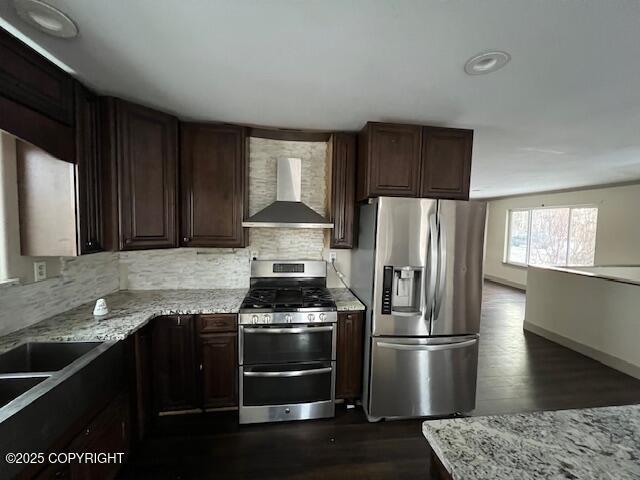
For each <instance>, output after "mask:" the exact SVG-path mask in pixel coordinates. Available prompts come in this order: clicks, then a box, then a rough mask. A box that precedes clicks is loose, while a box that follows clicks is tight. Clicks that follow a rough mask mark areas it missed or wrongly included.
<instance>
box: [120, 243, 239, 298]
mask: <svg viewBox="0 0 640 480" xmlns="http://www.w3.org/2000/svg"><path fill="white" fill-rule="evenodd" d="M249 254H250V253H249V249H246V248H239V249H230V248H172V249H168V250H142V251H136V252H120V289H121V290H160V289H188V288H246V287H248V286H249V265H250V264H249Z"/></svg>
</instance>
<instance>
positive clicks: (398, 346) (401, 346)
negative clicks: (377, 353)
mask: <svg viewBox="0 0 640 480" xmlns="http://www.w3.org/2000/svg"><path fill="white" fill-rule="evenodd" d="M477 341H478V340H477V339H475V338H474V339H473V340H467V341H464V342H458V343H439V344H436V345H420V344H418V345H410V344H406V343H388V342H378V343H377V345H378V346H379V347H383V348H392V349H393V350H413V351H427V352H437V351H439V350H453V349H456V348H465V347H470V346H471V345H473V344H475V343H476V342H477Z"/></svg>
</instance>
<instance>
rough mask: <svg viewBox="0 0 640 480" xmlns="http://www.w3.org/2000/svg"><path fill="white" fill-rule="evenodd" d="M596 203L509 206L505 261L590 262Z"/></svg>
mask: <svg viewBox="0 0 640 480" xmlns="http://www.w3.org/2000/svg"><path fill="white" fill-rule="evenodd" d="M597 223H598V209H597V208H596V207H560V208H532V209H518V210H510V211H509V218H508V222H507V249H506V250H507V251H506V255H505V257H506V261H507V263H513V264H516V265H559V266H586V265H593V261H594V257H595V249H596V226H597Z"/></svg>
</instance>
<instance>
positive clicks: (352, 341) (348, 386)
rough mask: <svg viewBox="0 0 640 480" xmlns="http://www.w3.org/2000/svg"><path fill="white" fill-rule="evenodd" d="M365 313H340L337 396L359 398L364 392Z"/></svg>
mask: <svg viewBox="0 0 640 480" xmlns="http://www.w3.org/2000/svg"><path fill="white" fill-rule="evenodd" d="M363 347H364V315H363V314H362V312H345V313H342V312H341V313H338V338H337V352H336V369H337V376H336V398H348V399H355V398H359V397H360V395H361V394H362V362H363V355H364V353H363Z"/></svg>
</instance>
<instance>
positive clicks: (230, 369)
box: [200, 332, 238, 408]
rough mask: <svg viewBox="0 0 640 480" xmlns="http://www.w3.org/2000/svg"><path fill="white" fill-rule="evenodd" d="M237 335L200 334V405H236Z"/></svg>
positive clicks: (210, 406) (205, 406)
mask: <svg viewBox="0 0 640 480" xmlns="http://www.w3.org/2000/svg"><path fill="white" fill-rule="evenodd" d="M237 345H238V334H237V333H236V332H226V333H215V334H206V335H200V362H201V363H200V367H201V373H202V406H203V407H204V408H220V407H234V406H236V405H238V346H237Z"/></svg>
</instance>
